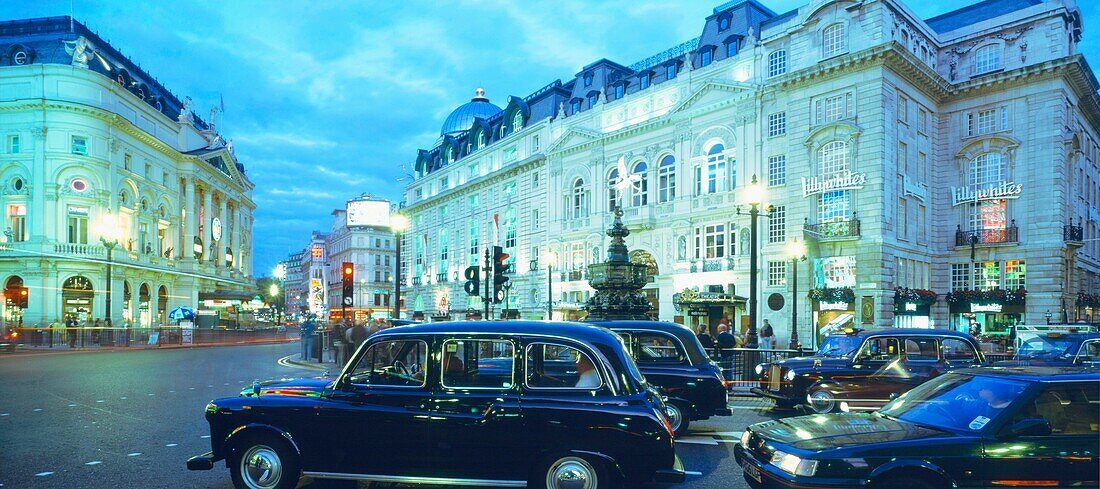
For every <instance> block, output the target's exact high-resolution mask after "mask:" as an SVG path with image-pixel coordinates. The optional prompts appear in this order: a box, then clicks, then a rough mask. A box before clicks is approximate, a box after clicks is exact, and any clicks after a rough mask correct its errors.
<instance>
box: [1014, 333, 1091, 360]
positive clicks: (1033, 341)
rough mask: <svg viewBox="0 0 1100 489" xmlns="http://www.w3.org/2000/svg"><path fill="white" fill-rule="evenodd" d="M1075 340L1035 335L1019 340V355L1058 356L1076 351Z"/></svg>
mask: <svg viewBox="0 0 1100 489" xmlns="http://www.w3.org/2000/svg"><path fill="white" fill-rule="evenodd" d="M1075 346H1077V342H1076V341H1074V340H1072V339H1069V338H1049V337H1046V336H1036V337H1033V338H1027V339H1024V340H1023V341H1021V342H1020V350H1019V355H1020V356H1021V357H1060V356H1063V355H1072V354H1074V353H1076V352H1075V351H1074V347H1075Z"/></svg>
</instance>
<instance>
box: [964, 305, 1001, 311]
mask: <svg viewBox="0 0 1100 489" xmlns="http://www.w3.org/2000/svg"><path fill="white" fill-rule="evenodd" d="M1001 307H1002V306H1001V305H1000V304H970V312H1001Z"/></svg>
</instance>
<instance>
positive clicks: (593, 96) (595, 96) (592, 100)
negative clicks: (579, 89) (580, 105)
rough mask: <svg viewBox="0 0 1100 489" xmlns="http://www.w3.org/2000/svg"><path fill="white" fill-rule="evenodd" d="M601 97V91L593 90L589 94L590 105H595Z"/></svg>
mask: <svg viewBox="0 0 1100 489" xmlns="http://www.w3.org/2000/svg"><path fill="white" fill-rule="evenodd" d="M599 99H600V92H592V93H590V94H588V106H589V107H595V106H596V102H597V101H598V100H599Z"/></svg>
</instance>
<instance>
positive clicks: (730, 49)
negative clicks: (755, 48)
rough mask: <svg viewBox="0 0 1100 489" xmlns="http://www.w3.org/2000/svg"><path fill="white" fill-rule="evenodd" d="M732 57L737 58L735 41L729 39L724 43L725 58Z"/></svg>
mask: <svg viewBox="0 0 1100 489" xmlns="http://www.w3.org/2000/svg"><path fill="white" fill-rule="evenodd" d="M734 56H737V40H736V39H730V40H729V41H728V42H726V57H727V58H732V57H734Z"/></svg>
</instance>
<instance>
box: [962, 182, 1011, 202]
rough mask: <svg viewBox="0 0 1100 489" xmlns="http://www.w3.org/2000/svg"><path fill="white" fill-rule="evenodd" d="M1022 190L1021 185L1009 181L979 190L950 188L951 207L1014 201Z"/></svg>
mask: <svg viewBox="0 0 1100 489" xmlns="http://www.w3.org/2000/svg"><path fill="white" fill-rule="evenodd" d="M1023 190H1024V185H1023V184H1021V183H1016V182H1009V181H1004V182H1001V184H1000V185H989V186H986V187H985V188H979V189H975V188H974V187H951V205H952V206H956V205H960V204H969V203H971V202H980V201H983V200H1000V199H1015V198H1019V197H1020V193H1022V192H1023Z"/></svg>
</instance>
